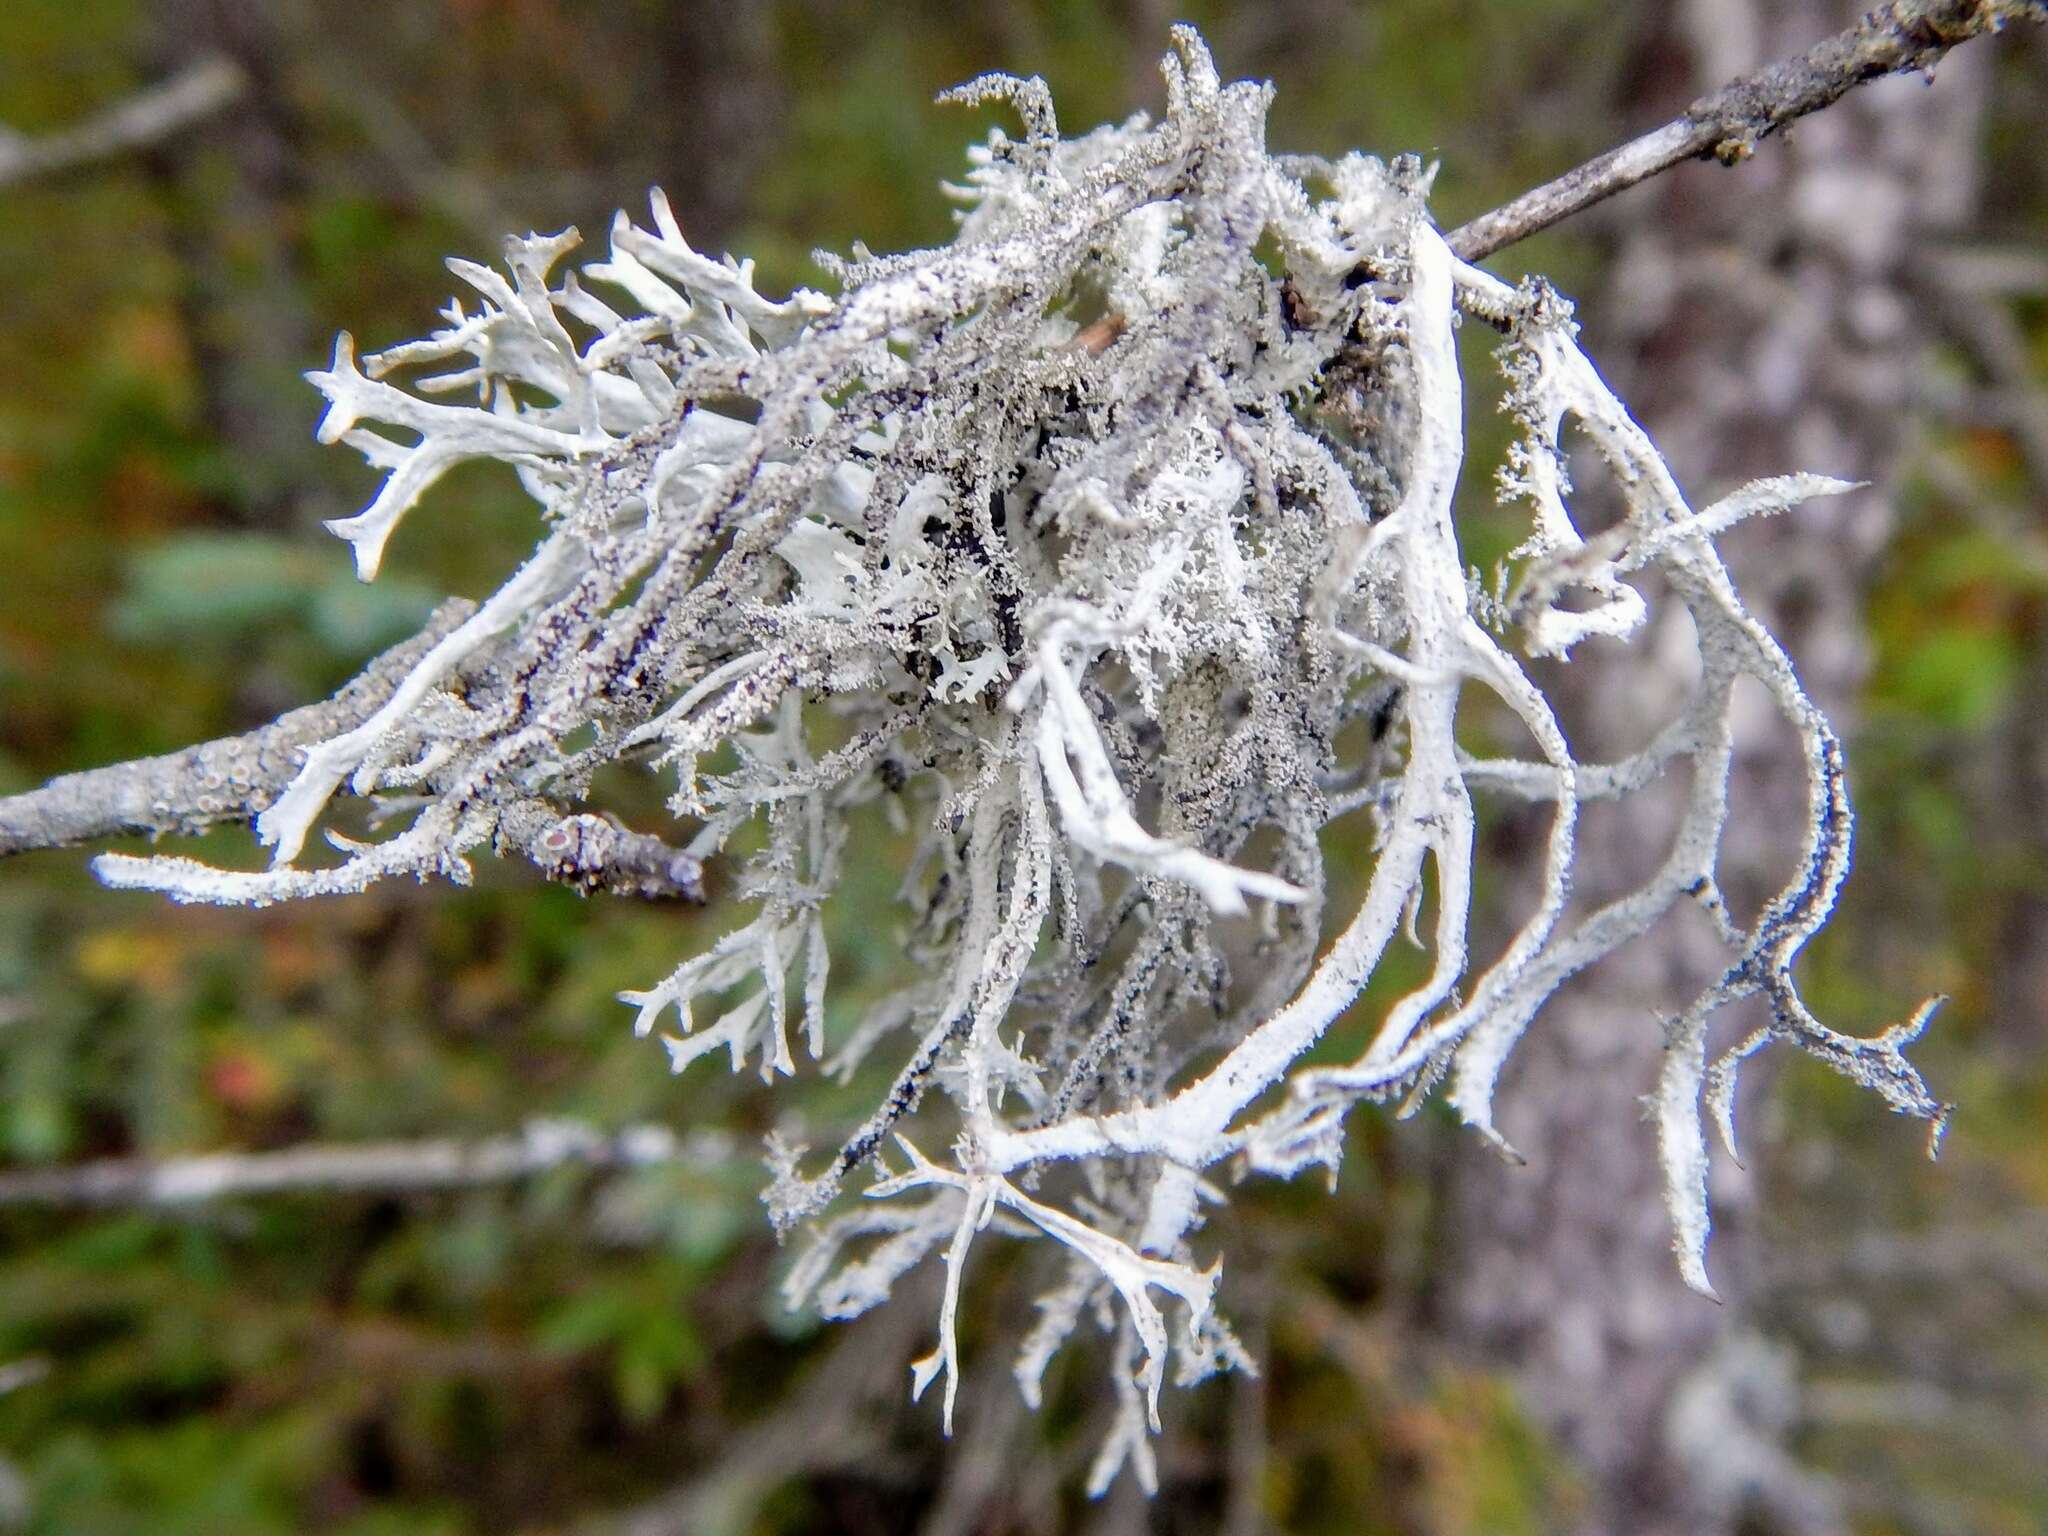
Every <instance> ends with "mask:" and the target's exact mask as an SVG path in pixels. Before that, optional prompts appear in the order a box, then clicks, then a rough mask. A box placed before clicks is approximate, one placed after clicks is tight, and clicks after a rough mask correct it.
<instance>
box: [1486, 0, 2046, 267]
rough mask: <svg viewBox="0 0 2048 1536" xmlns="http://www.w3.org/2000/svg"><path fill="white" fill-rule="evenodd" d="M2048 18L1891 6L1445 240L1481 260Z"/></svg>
mask: <svg viewBox="0 0 2048 1536" xmlns="http://www.w3.org/2000/svg"><path fill="white" fill-rule="evenodd" d="M2014 21H2031V22H2043V21H2048V0H1895V3H1893V4H1890V5H1883V6H1879V7H1878V8H1877V9H1876V10H1873V11H1870V12H1868V13H1867V14H1866V15H1865V16H1864V17H1863V19H1862V20H1861V21H1859V22H1857V24H1856V25H1855V26H1853V27H1850V28H1847V29H1846V30H1844V31H1842V32H1838V33H1836V34H1835V35H1834V36H1833V37H1831V38H1828V39H1827V40H1826V41H1825V42H1821V43H1817V44H1815V45H1814V46H1813V47H1812V48H1809V49H1808V50H1807V51H1806V52H1805V53H1803V54H1800V55H1799V56H1798V57H1797V58H1792V59H1783V60H1780V61H1779V62H1778V63H1776V64H1772V65H1769V66H1767V67H1765V68H1763V69H1760V70H1757V71H1756V72H1755V73H1753V74H1748V75H1743V76H1741V77H1740V78H1738V79H1735V80H1731V81H1729V82H1728V84H1726V85H1724V86H1722V87H1721V88H1720V89H1719V90H1717V91H1715V92H1713V93H1712V94H1710V95H1707V96H1702V97H1701V98H1700V99H1699V100H1698V101H1695V102H1694V103H1693V104H1692V105H1691V106H1689V107H1687V108H1686V109H1685V112H1684V113H1683V115H1681V116H1679V117H1676V118H1673V119H1672V120H1671V121H1670V122H1668V123H1666V124H1665V125H1664V126H1663V127H1661V128H1657V129H1654V130H1652V131H1651V132H1649V133H1646V134H1644V135H1642V136H1641V137H1640V138H1636V139H1631V140H1630V141H1629V142H1628V143H1626V144H1623V145H1621V146H1620V147H1619V148H1617V149H1610V150H1609V151H1607V153H1605V154H1604V155H1600V156H1598V157H1596V158H1594V159H1592V160H1588V161H1587V162H1586V163H1585V164H1584V165H1581V166H1579V167H1578V168H1577V169H1575V170H1571V171H1567V172H1566V173H1565V174H1564V175H1562V176H1560V177H1558V178H1557V179H1556V180H1555V181H1550V182H1546V183H1545V184H1544V185H1542V186H1540V187H1537V188H1535V189H1534V190H1532V191H1529V192H1524V193H1523V194H1522V195H1521V196H1520V197H1518V198H1516V199H1515V200H1514V201H1513V202H1510V203H1506V204H1503V205H1502V206H1501V207H1499V208H1496V209H1494V210H1493V212H1491V213H1486V214H1481V215H1480V216H1479V217H1478V218H1476V219H1473V220H1472V221H1471V222H1470V223H1467V224H1463V225H1460V226H1459V227H1458V228H1457V229H1455V230H1453V231H1452V232H1451V233H1450V235H1449V236H1447V237H1446V238H1447V239H1448V241H1449V244H1450V247H1451V249H1452V250H1454V251H1456V252H1457V253H1458V255H1459V256H1461V257H1463V258H1464V259H1465V260H1466V261H1478V260H1480V259H1481V258H1483V257H1486V256H1490V255H1492V254H1493V253H1494V252H1496V251H1498V250H1501V249H1503V248H1504V247H1506V246H1510V245H1513V244H1514V243H1515V242H1516V241H1517V240H1525V239H1527V238H1528V237H1529V236H1530V235H1533V234H1535V233H1536V232H1537V231H1538V230H1542V229H1548V228H1549V227H1550V226H1551V225H1553V224H1555V223H1557V222H1559V221H1560V220H1562V219H1566V218H1569V217H1570V216H1571V215H1573V214H1575V213H1577V212H1579V211H1580V210H1581V209H1584V208H1588V207H1591V206H1592V205H1593V204H1594V203H1597V202H1600V201H1602V200H1603V199H1605V198H1609V197H1612V196H1613V195H1614V194H1615V193H1617V192H1620V191H1624V190H1626V189H1627V188H1629V187H1632V186H1635V185H1636V184H1637V183H1638V182H1643V181H1647V180H1649V179H1650V178H1651V177H1652V176H1656V175H1659V174H1661V173H1662V172H1664V171H1668V170H1670V169H1671V167H1673V166H1674V165H1678V164H1680V163H1681V162H1683V161H1686V160H1704V159H1707V158H1709V157H1711V158H1713V159H1716V160H1719V161H1720V162H1721V163H1722V164H1723V165H1737V164H1739V163H1741V162H1742V161H1744V160H1746V159H1748V158H1749V157H1750V155H1751V154H1753V153H1754V152H1755V150H1756V146H1757V142H1758V141H1759V140H1761V139H1764V138H1767V137H1769V136H1770V135H1771V134H1773V133H1775V132H1777V131H1778V130H1779V129H1780V128H1782V127H1784V126H1785V125H1786V124H1787V123H1790V122H1792V121H1793V120H1794V119H1795V118H1800V117H1804V116H1806V114H1807V113H1809V112H1818V111H1819V110H1820V109H1821V108H1823V107H1826V106H1830V105H1832V104H1833V103H1834V102H1836V101H1838V100H1840V99H1841V97H1843V96H1844V95H1846V94H1847V93H1848V92H1849V91H1851V90H1852V89H1854V88H1855V87H1856V86H1859V85H1861V84H1863V83H1864V82H1865V81H1867V80H1877V79H1881V78H1882V77H1884V76H1886V75H1896V74H1903V73H1905V72H1907V71H1910V70H1920V71H1928V70H1932V69H1933V68H1934V66H1935V65H1936V64H1937V63H1939V62H1940V60H1941V57H1942V55H1944V54H1945V53H1947V52H1948V51H1949V49H1951V48H1953V47H1955V46H1956V45H1957V44H1958V43H1965V42H1968V41H1969V40H1970V39H1971V38H1973V37H1978V36H1980V35H1982V34H1983V33H1986V32H1996V31H1998V30H1999V29H2000V28H2001V27H2003V26H2004V25H2005V24H2006V23H2008V22H2014Z"/></svg>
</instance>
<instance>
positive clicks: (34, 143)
mask: <svg viewBox="0 0 2048 1536" xmlns="http://www.w3.org/2000/svg"><path fill="white" fill-rule="evenodd" d="M248 84H249V81H248V77H247V76H246V75H245V74H244V73H243V72H242V69H241V67H240V66H239V65H237V64H236V63H234V61H233V60H231V59H225V58H210V59H202V60H200V61H199V62H198V63H196V64H194V65H192V66H191V67H190V68H188V69H185V70H182V71H180V72H179V73H178V74H176V75H174V76H172V77H171V78H170V79H169V80H166V81H165V82H164V83H163V84H162V85H157V86H151V87H150V88H149V89H148V90H145V91H139V92H137V93H136V94H135V95H133V96H130V97H129V98H128V99H127V100H125V101H122V102H118V103H116V104H115V105H114V106H112V107H110V108H108V109H107V110H106V111H105V112H102V113H100V114H99V115H98V116H97V117H92V118H88V119H87V120H86V121H84V122H82V123H80V124H78V125H77V126H76V127H73V128H66V129H63V130H61V131H59V132H57V133H49V134H43V135H40V136H37V137H30V136H28V135H26V134H18V133H12V132H8V131H6V130H0V190H4V189H5V188H7V187H10V186H13V185H15V184H16V183H17V182H23V181H28V180H30V179H31V178H33V177H37V176H49V175H54V174H56V173H57V172H60V171H69V170H75V169H77V168H78V167H79V166H83V165H91V164H93V163H95V162H97V161H100V160H111V159H114V158H115V157H116V156H119V155H124V154H127V153H129V152H131V151H133V150H138V149H147V148H148V147H149V146H151V145H152V144H158V143H161V142H162V141H163V140H165V139H167V138H169V137H170V136H171V135H172V134H175V133H177V132H179V131H180V130H182V129H184V128H186V127H189V126H190V125H191V124H193V123H196V122H198V121H200V120H201V119H203V118H207V117H211V116H212V115H213V114H214V113H216V112H218V111H220V110H221V108H223V107H225V106H227V105H228V103H229V102H231V101H233V100H235V98H236V97H238V96H240V95H241V94H242V92H243V91H245V90H247V89H248Z"/></svg>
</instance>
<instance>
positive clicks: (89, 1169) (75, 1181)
mask: <svg viewBox="0 0 2048 1536" xmlns="http://www.w3.org/2000/svg"><path fill="white" fill-rule="evenodd" d="M687 1155H688V1149H687V1148H686V1147H685V1146H684V1144H683V1143H681V1142H679V1141H678V1140H677V1139H676V1137H675V1135H674V1134H673V1133H672V1132H670V1131H669V1130H667V1129H666V1128H664V1127H662V1126H658V1125H638V1126H632V1127H629V1128H628V1129H626V1130H623V1131H618V1132H614V1133H610V1134H607V1133H605V1132H601V1131H598V1130H596V1129H595V1128H593V1127H591V1126H588V1125H584V1124H582V1123H581V1122H578V1121H573V1120H533V1121H529V1122H528V1123H527V1125H526V1127H525V1129H523V1130H522V1131H520V1132H519V1133H518V1134H516V1135H511V1136H495V1137H491V1138H488V1139H486V1140H483V1141H384V1142H369V1143H366V1144H363V1145H360V1146H311V1147H294V1148H292V1149H291V1150H289V1151H285V1152H248V1153H244V1152H219V1153H212V1154H209V1155H206V1156H200V1157H179V1158H166V1159H162V1160H155V1159H148V1158H114V1159H109V1160H107V1161H105V1162H97V1163H85V1164H81V1165H79V1166H76V1167H70V1168H31V1169H24V1170H22V1171H19V1172H15V1173H5V1174H0V1206H9V1205H57V1206H99V1207H104V1206H143V1207H162V1206H179V1205H192V1204H197V1203H198V1202H201V1201H206V1200H222V1199H229V1198H232V1197H235V1196H244V1195H278V1194H290V1193H293V1192H296V1191H303V1190H318V1191H320V1192H322V1193H328V1194H333V1193H376V1194H391V1195H399V1194H418V1193H423V1192H426V1191H430V1190H441V1189H470V1188H475V1187H477V1186H480V1185H487V1184H508V1183H513V1182H515V1181H517V1180H520V1179H526V1178H532V1177H533V1176H534V1175H536V1174H541V1173H546V1172H548V1171H549V1170H551V1169H554V1168H560V1167H563V1166H565V1165H570V1164H574V1165H576V1166H579V1167H584V1168H598V1169H624V1168H643V1167H647V1166H649V1165H651V1164H655V1163H669V1162H675V1161H677V1160H679V1159H681V1158H683V1157H685V1156H687Z"/></svg>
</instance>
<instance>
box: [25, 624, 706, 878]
mask: <svg viewBox="0 0 2048 1536" xmlns="http://www.w3.org/2000/svg"><path fill="white" fill-rule="evenodd" d="M475 608H476V605H475V604H474V603H471V602H469V601H467V600H466V599H453V600H451V601H449V602H446V603H443V604H442V605H441V607H440V608H439V609H437V610H436V611H435V613H434V616H433V617H432V618H431V619H430V620H428V622H427V625H426V627H425V628H424V629H422V630H421V631H420V632H419V633H418V634H416V635H414V636H413V637H412V638H411V639H409V640H405V641H402V642H401V643H399V644H398V645H395V646H393V647H392V648H391V649H390V650H388V651H385V652H384V653H383V654H382V655H380V656H378V657H377V658H376V659H375V660H374V661H372V662H371V663H370V664H369V665H368V666H367V667H365V668H364V669H363V671H362V673H361V675H360V676H358V677H357V678H356V679H355V680H354V681H352V682H351V683H349V684H348V686H347V687H345V688H343V689H342V690H341V691H340V692H339V693H337V694H335V695H334V697H332V698H331V699H327V700H325V701H323V702H321V703H319V704H309V705H307V706H306V707H305V708H303V709H295V710H293V711H292V712H291V713H290V714H287V715H283V716H281V717H280V718H279V719H277V720H276V721H274V722H273V723H272V724H270V725H266V726H262V727H259V728H258V729H256V730H253V731H250V732H247V733H246V734H244V735H241V736H227V737H223V738H221V739H220V740H218V741H208V742H202V743H201V744H200V745H198V746H195V747H187V748H185V749H184V750H183V751H181V752H171V753H167V754H166V755H164V756H162V757H146V758H141V759H138V760H137V761H135V762H130V763H116V764H113V765H112V766H110V767H106V768H93V769H88V770H87V771H86V772H84V773H72V774H66V775H64V776H63V777H62V778H58V779H52V780H51V781H50V782H49V783H48V784H45V785H44V786H43V787H42V788H41V789H36V790H31V791H29V792H28V793H27V794H22V795H14V796H11V797H7V798H4V799H0V857H5V856H6V855H8V854H11V853H25V852H28V851H30V850H32V849H37V848H62V847H67V846H69V845H71V844H74V843H84V842H92V841H95V840H97V839H100V838H106V837H114V836H118V835H120V834H122V833H135V832H146V833H149V834H151V835H152V836H158V835H161V834H163V833H167V832H168V833H178V834H185V835H189V834H191V833H195V832H201V831H204V830H205V829H206V828H207V827H210V826H215V825H218V824H220V823H222V822H246V821H252V820H254V819H255V818H256V817H257V816H258V815H260V814H261V813H262V812H263V811H265V810H266V809H268V808H269V806H270V804H271V802H272V801H274V800H275V799H276V798H277V797H278V796H279V795H280V794H282V793H283V792H284V789H285V786H286V785H288V784H289V783H290V782H291V780H292V777H293V775H295V774H296V773H297V772H298V771H299V768H300V765H301V764H302V763H303V762H304V759H305V751H306V749H307V748H308V747H310V746H313V745H314V744H315V743H318V742H321V741H325V740H327V739H328V738H330V737H333V736H338V735H341V734H343V733H344V732H347V731H351V730H353V729H355V728H356V727H357V726H359V725H361V724H362V723H363V722H364V721H365V720H367V719H369V717H370V716H371V715H372V714H374V713H376V711H377V709H378V707H379V706H380V705H382V704H383V703H384V701H385V700H387V699H388V698H390V697H391V694H392V691H393V690H394V689H395V688H397V687H398V685H399V683H400V682H402V681H403V680H404V678H405V676H406V674H407V673H408V672H410V671H411V670H412V669H413V667H414V666H415V665H416V664H417V663H418V662H419V660H420V658H421V657H423V656H424V655H426V653H427V652H428V651H429V650H431V649H432V648H433V646H434V645H435V644H436V643H437V642H438V641H440V640H441V639H442V637H443V636H445V635H447V634H448V633H449V632H450V631H451V630H453V629H454V628H455V626H456V625H458V624H460V623H461V622H462V621H463V620H464V619H466V618H468V617H469V616H470V614H471V613H473V612H474V611H475ZM498 847H499V850H500V852H503V853H511V854H516V855H518V856H519V857H521V858H524V859H526V860H528V861H529V862H531V863H532V864H533V865H534V866H535V867H536V868H537V869H539V870H540V872H541V873H542V874H544V875H545V876H547V878H548V879H550V880H559V881H561V882H562V883H564V884H566V885H573V886H575V887H576V888H577V889H578V890H581V891H583V892H585V893H589V892H593V891H601V890H602V891H612V892H615V893H618V894H622V895H630V896H640V897H645V898H649V899H655V900H665V899H681V900H685V901H702V900H703V899H704V887H703V866H702V864H701V863H699V861H698V860H696V859H695V858H692V857H691V856H690V855H689V854H687V853H684V852H682V851H681V850H680V849H677V848H672V847H670V846H669V845H668V844H667V843H665V842H663V841H662V840H661V839H660V838H657V837H652V836H649V835H648V834H646V833H643V832H633V831H629V830H628V829H627V828H625V827H622V826H620V825H619V824H618V823H617V822H615V821H612V820H610V819H609V818H607V817H603V816H593V815H564V814H563V813H562V812H561V810H559V809H558V808H556V807H554V806H551V805H549V804H547V803H546V802H545V801H541V800H525V801H520V802H518V803H517V804H514V805H510V806H507V807H506V808H505V809H504V811H503V812H502V814H501V817H500V820H499V826H498Z"/></svg>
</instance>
